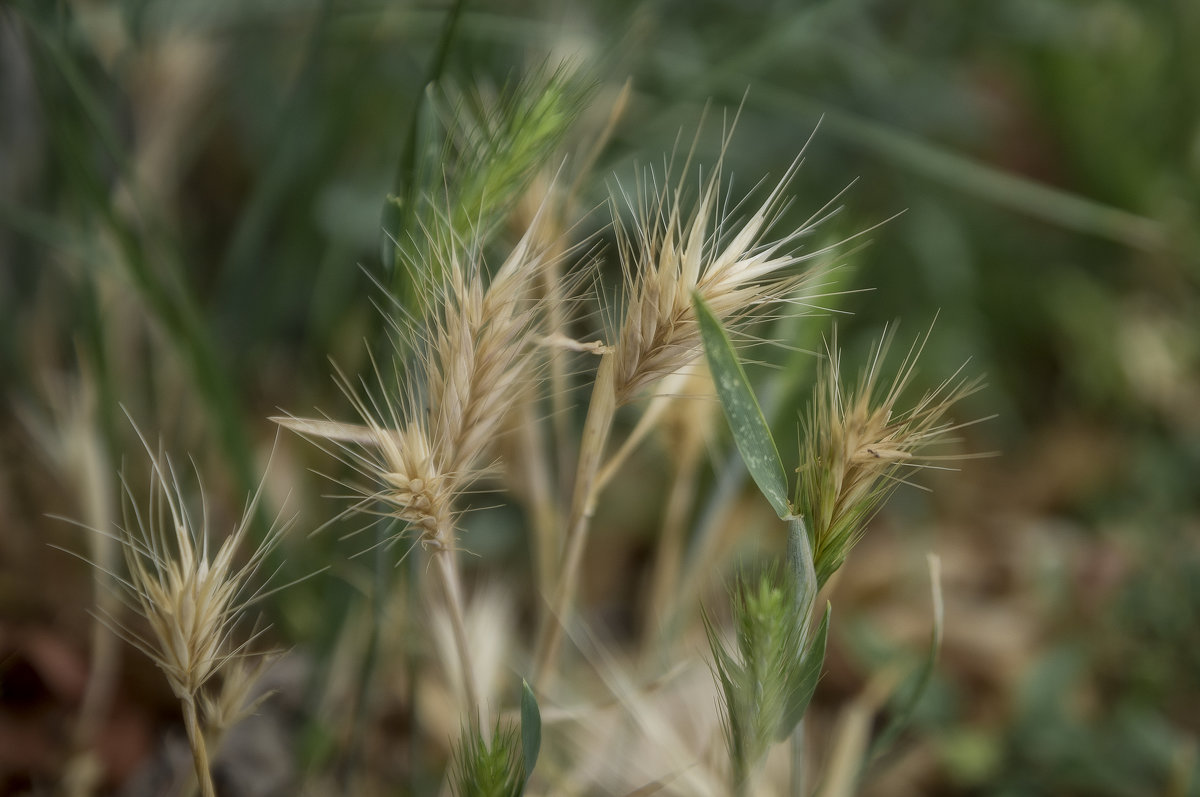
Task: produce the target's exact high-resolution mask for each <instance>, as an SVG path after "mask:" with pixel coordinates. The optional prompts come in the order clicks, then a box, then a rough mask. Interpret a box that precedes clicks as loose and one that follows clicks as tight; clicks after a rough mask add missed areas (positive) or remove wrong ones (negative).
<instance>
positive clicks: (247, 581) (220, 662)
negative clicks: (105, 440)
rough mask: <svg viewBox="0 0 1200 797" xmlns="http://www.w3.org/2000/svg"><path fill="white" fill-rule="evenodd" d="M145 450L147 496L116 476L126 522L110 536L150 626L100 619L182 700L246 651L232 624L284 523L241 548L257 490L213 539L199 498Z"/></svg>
mask: <svg viewBox="0 0 1200 797" xmlns="http://www.w3.org/2000/svg"><path fill="white" fill-rule="evenodd" d="M143 444H145V440H144V439H143ZM146 452H147V453H148V454H149V455H150V467H151V475H150V487H149V493H148V497H147V498H145V499H144V500H143V501H142V502H139V501H138V499H137V496H136V495H135V493H134V490H133V489H132V487H131V486H130V485H129V483H128V481H126V480H125V479H124V477H122V483H123V485H124V491H125V497H126V502H125V503H126V506H125V521H124V524H123V527H122V528H121V529H120V530H119V532H118V533H117V534H116V535H114V536H115V538H116V539H117V541H118V542H119V543H120V544H121V546H122V550H123V552H124V555H125V564H126V570H127V571H128V575H127V576H126V577H123V578H121V577H118V580H119V583H120V584H121V586H122V587H123V590H122V593H123V599H124V601H125V603H126V604H127V605H128V606H129V607H130V608H132V609H133V610H134V611H135V612H136V613H138V614H140V615H141V616H142V617H143V618H144V619H145V621H146V623H147V624H148V626H149V632H148V633H147V632H139V631H135V630H133V629H132V628H131V627H130V626H129V625H128V624H126V623H123V622H121V621H120V620H119V619H118V618H115V617H106V618H104V619H105V620H106V621H107V622H108V623H109V624H110V625H112V626H113V628H114V629H115V630H116V631H117V633H119V634H120V635H122V636H123V637H125V638H126V639H127V640H128V641H129V642H131V643H132V644H133V645H135V646H136V647H138V648H139V649H140V650H142V652H144V653H145V654H146V655H148V656H149V657H150V658H151V659H153V660H154V662H155V663H156V664H157V665H158V666H159V668H160V669H162V671H163V673H164V674H165V675H166V677H167V681H168V682H169V683H170V685H171V688H172V690H173V691H174V692H175V694H176V695H177V696H178V697H179V698H180V699H186V700H192V699H195V698H196V697H197V695H198V694H199V692H200V690H201V688H202V687H203V686H204V685H205V684H206V683H207V682H208V681H209V680H210V679H211V678H212V677H213V676H214V675H216V674H217V673H218V672H219V671H221V670H222V668H223V667H225V666H226V665H227V664H228V663H229V662H230V661H231V660H233V659H235V658H237V657H239V656H242V655H244V652H245V651H244V644H245V643H238V642H236V641H235V627H236V626H237V625H238V623H239V621H240V620H241V619H242V616H243V615H244V613H245V611H246V609H247V607H248V605H249V604H250V603H252V602H253V601H254V600H255V599H256V597H257V596H258V594H259V593H257V592H256V591H255V589H254V588H253V586H252V585H251V582H252V580H253V579H254V577H255V574H256V573H257V571H258V569H259V568H260V566H261V565H262V563H263V561H264V559H265V558H266V557H267V555H268V553H269V552H270V551H271V549H272V548H273V547H274V546H275V545H276V544H277V543H278V541H279V538H280V535H281V534H282V533H283V527H282V526H281V525H279V524H275V525H274V526H273V527H272V528H271V530H270V531H268V533H267V535H266V537H265V538H264V539H263V541H262V542H261V543H258V544H256V545H254V546H253V547H251V549H250V550H249V551H245V550H242V549H243V548H245V547H246V544H247V536H248V533H249V529H250V526H251V519H252V517H253V514H254V511H255V507H256V506H257V501H258V498H259V495H260V494H261V492H260V494H256V495H255V496H254V499H253V500H252V501H251V503H250V506H249V507H248V508H247V510H246V512H245V514H244V515H243V517H242V519H241V521H240V522H239V523H238V524H237V526H235V527H234V529H233V530H232V531H231V532H230V533H229V534H228V535H227V536H225V538H224V539H223V540H221V541H220V542H219V544H218V543H217V542H216V541H215V540H214V539H213V534H212V531H211V530H210V529H209V527H208V514H207V507H205V506H203V500H201V505H202V506H201V510H200V513H199V514H198V515H197V514H196V513H194V512H193V511H192V510H191V509H190V508H189V504H188V501H187V498H186V496H185V492H184V487H183V485H182V483H181V482H180V480H179V477H178V474H177V472H176V470H175V468H174V466H173V465H172V464H171V461H170V460H169V459H168V458H167V457H166V456H165V455H163V454H162V453H161V452H160V453H157V454H155V453H154V452H153V451H152V450H151V449H150V447H149V446H148V445H146ZM214 546H215V550H214Z"/></svg>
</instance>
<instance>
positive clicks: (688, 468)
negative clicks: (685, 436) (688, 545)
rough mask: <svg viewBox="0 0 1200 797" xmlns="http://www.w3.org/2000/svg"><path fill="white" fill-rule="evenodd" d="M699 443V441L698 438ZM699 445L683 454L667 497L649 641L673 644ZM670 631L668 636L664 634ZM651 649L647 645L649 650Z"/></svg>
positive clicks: (648, 625) (647, 633) (647, 631)
mask: <svg viewBox="0 0 1200 797" xmlns="http://www.w3.org/2000/svg"><path fill="white" fill-rule="evenodd" d="M694 439H695V440H697V441H698V440H699V438H694ZM695 448H696V447H695V446H689V450H687V451H685V452H682V453H681V455H680V456H679V458H678V460H677V464H676V468H675V478H674V479H672V481H671V491H670V492H669V493H668V494H667V508H666V511H665V512H664V513H663V520H662V536H661V537H660V539H659V543H658V550H657V552H656V555H655V562H654V577H653V579H652V581H651V583H652V584H653V585H654V586H653V591H652V593H651V594H652V598H651V600H650V613H649V614H648V615H647V617H646V626H645V628H644V630H643V633H644V634H645V641H646V642H647V643H652V642H654V640H656V639H658V640H660V641H669V640H670V638H671V636H672V634H671V629H668V628H667V623H668V622H669V619H670V618H671V617H672V616H674V603H673V602H674V601H675V600H676V598H677V596H678V593H679V571H680V567H681V565H682V563H683V551H684V541H685V540H684V538H685V532H686V526H687V519H688V510H690V509H691V507H692V504H693V503H694V500H695V497H696V479H697V470H698V468H699V464H700V461H701V460H700V457H699V452H698V451H696V450H695ZM664 631H666V633H665V634H664V633H663V632H664ZM649 647H651V645H650V644H647V648H649Z"/></svg>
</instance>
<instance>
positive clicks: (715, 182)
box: [612, 157, 837, 405]
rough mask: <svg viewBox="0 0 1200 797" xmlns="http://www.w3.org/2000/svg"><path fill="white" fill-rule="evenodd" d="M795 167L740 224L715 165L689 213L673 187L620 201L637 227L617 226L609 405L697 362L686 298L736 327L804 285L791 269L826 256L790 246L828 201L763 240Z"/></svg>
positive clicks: (696, 335)
mask: <svg viewBox="0 0 1200 797" xmlns="http://www.w3.org/2000/svg"><path fill="white" fill-rule="evenodd" d="M801 162H802V161H801V158H800V157H797V159H796V160H795V161H793V163H792V164H791V166H790V167H789V168H788V169H787V171H786V172H785V174H784V176H783V178H782V179H781V180H780V181H779V183H778V184H777V185H776V186H775V187H774V188H773V189H772V190H771V191H770V193H769V195H768V196H767V197H766V199H765V200H763V202H762V203H761V204H760V205H759V206H758V207H757V208H755V209H754V211H753V212H752V213H751V214H750V215H749V217H748V218H746V219H745V220H741V221H739V220H736V219H735V218H734V215H735V214H736V213H737V212H738V210H739V208H740V207H741V204H740V203H739V204H738V205H735V206H734V207H732V208H730V207H728V206H727V202H726V200H725V198H724V197H723V196H722V192H721V168H720V165H718V168H717V169H716V170H715V171H714V173H713V174H712V175H711V176H710V177H709V178H708V179H707V181H706V182H705V183H704V187H703V188H702V190H701V191H700V196H699V198H698V200H697V201H696V203H695V206H694V208H693V209H692V210H691V211H690V213H689V212H687V211H686V210H685V209H684V204H685V191H684V185H683V184H682V183H680V184H678V185H676V186H675V187H674V188H663V189H651V190H646V189H641V190H639V191H638V195H637V199H636V200H634V199H630V198H629V197H626V199H625V201H626V203H627V204H628V205H629V206H630V207H631V208H632V209H633V210H634V213H635V216H636V221H635V222H634V223H633V225H632V229H628V228H626V226H624V225H621V224H620V223H618V224H617V239H618V251H619V256H620V261H621V264H622V267H623V271H624V275H625V285H624V292H625V298H626V308H625V311H624V317H623V321H622V323H621V328H620V332H619V337H618V339H617V343H616V344H615V347H614V367H613V376H612V380H613V389H614V393H615V395H616V399H617V403H618V405H620V404H625V403H627V402H629V401H631V400H632V399H633V398H635V397H636V396H637V394H638V393H639V392H640V391H641V390H642V389H643V388H645V387H647V386H648V385H649V384H651V383H652V382H654V381H655V380H657V379H658V378H660V377H663V376H666V375H667V374H670V373H673V372H675V371H678V370H679V369H681V368H684V367H686V366H687V365H689V364H691V363H692V362H693V361H694V360H695V359H696V358H697V357H698V356H699V354H700V351H701V348H700V345H701V344H700V331H699V326H698V324H697V322H696V319H695V315H694V313H693V310H692V295H693V293H694V292H698V293H699V294H700V295H701V296H702V297H703V299H704V301H705V302H707V303H708V305H709V307H711V308H712V310H713V312H714V313H715V314H716V315H717V317H718V318H720V319H721V320H722V322H724V323H726V324H729V323H735V324H736V322H737V321H739V320H742V319H744V318H745V317H746V316H747V315H748V314H749V313H750V312H752V311H754V310H755V309H756V308H759V307H761V306H762V305H764V304H769V303H772V302H776V301H780V300H782V299H784V298H785V297H787V296H788V295H789V294H791V293H793V292H794V291H795V290H796V289H797V288H798V287H799V286H800V285H801V284H802V283H803V281H804V279H805V274H804V273H797V272H796V270H795V269H794V267H795V266H796V265H798V264H800V263H802V262H804V261H806V260H809V259H811V258H813V257H816V256H818V255H820V254H822V253H823V252H824V251H828V250H827V249H826V250H821V251H816V252H808V253H800V252H798V251H797V248H796V247H797V243H798V241H799V240H800V239H802V238H804V237H807V236H808V235H810V234H811V233H812V232H813V230H814V229H816V227H817V226H818V225H819V224H820V222H821V221H823V220H824V219H826V218H827V217H828V216H829V215H832V212H836V210H834V211H831V210H830V208H831V207H832V205H833V203H834V202H836V201H837V197H835V198H834V199H833V200H830V202H829V203H826V205H825V206H824V207H822V208H821V210H819V211H818V212H817V213H816V214H814V215H813V216H812V217H811V218H809V219H808V220H807V221H806V222H805V223H804V224H802V225H801V226H800V227H799V228H797V229H796V230H794V231H792V232H790V233H788V234H787V235H784V236H782V237H780V238H776V239H774V240H772V239H770V237H769V236H770V233H771V231H772V229H773V228H774V226H775V223H776V221H777V220H778V218H779V216H780V214H781V213H782V211H783V210H784V209H785V208H786V205H787V201H786V197H785V191H786V189H787V188H788V186H789V185H790V184H791V181H792V179H793V178H794V177H795V174H796V172H797V170H798V169H799V167H800V164H801ZM617 215H618V214H617V213H616V211H615V210H614V217H617Z"/></svg>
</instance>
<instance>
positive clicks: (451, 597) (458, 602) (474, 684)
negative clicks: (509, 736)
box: [433, 550, 487, 727]
mask: <svg viewBox="0 0 1200 797" xmlns="http://www.w3.org/2000/svg"><path fill="white" fill-rule="evenodd" d="M433 560H434V564H435V565H436V568H435V571H436V572H437V574H438V577H439V579H440V581H441V586H442V591H443V592H444V593H445V595H446V608H447V611H448V614H449V616H450V628H451V629H452V631H453V633H454V647H455V649H456V651H457V652H458V665H459V669H460V670H461V672H462V682H463V684H462V685H463V696H464V697H465V698H466V701H467V706H468V711H477V712H479V719H480V723H481V726H480V727H487V726H486V724H484V723H486V721H487V718H486V717H485V716H484V715H485V714H486V710H485V707H484V706H483V704H482V703H481V702H480V700H479V684H478V681H477V680H476V679H477V674H476V672H475V667H474V664H473V661H472V657H471V648H470V644H469V642H468V640H467V625H466V611H465V608H464V603H463V597H462V578H461V576H460V574H459V571H458V560H456V559H455V558H454V553H453V551H449V550H443V551H438V552H437V553H435V554H434V556H433Z"/></svg>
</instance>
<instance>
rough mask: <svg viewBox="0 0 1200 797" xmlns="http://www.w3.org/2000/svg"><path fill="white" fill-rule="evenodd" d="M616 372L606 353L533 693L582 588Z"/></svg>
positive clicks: (591, 408) (544, 625)
mask: <svg viewBox="0 0 1200 797" xmlns="http://www.w3.org/2000/svg"><path fill="white" fill-rule="evenodd" d="M613 368H614V361H613V356H612V353H611V352H608V353H605V354H604V355H603V356H602V357H601V358H600V367H599V368H598V369H597V371H596V381H595V384H594V386H593V388H592V399H591V402H590V403H589V405H588V412H587V419H586V420H585V421H584V425H583V436H582V439H581V440H580V444H579V461H578V466H577V468H576V471H575V488H574V492H573V493H572V497H571V514H570V516H569V519H568V521H567V536H566V539H565V542H566V551H565V553H564V555H563V559H562V563H563V565H562V577H561V578H560V580H559V582H558V588H557V590H556V591H555V594H554V599H553V602H552V603H551V607H550V612H549V613H548V614H547V615H546V617H545V618H544V619H543V622H542V630H541V634H540V638H539V643H538V647H537V654H536V656H535V658H534V668H533V685H534V688H535V689H536V688H538V687H539V686H541V685H542V683H543V681H544V679H545V678H546V676H547V674H548V670H549V669H550V667H551V666H552V665H553V664H554V661H555V659H557V658H558V648H559V646H560V644H561V643H562V632H563V626H564V624H565V623H566V622H567V621H568V614H569V613H570V611H571V604H572V602H573V599H574V596H575V593H576V591H577V590H578V587H579V584H578V582H579V570H580V568H581V567H582V566H583V554H584V552H585V551H586V550H587V538H588V531H589V529H590V527H591V516H592V509H593V507H592V504H593V501H594V498H595V485H596V484H597V480H596V476H597V473H598V472H599V470H600V461H601V459H602V458H603V456H604V449H605V447H606V445H607V443H608V436H609V433H610V432H611V431H612V423H613V416H614V415H616V412H617V397H616V391H615V389H614V384H613Z"/></svg>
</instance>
